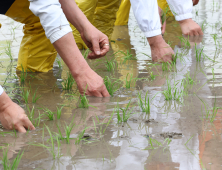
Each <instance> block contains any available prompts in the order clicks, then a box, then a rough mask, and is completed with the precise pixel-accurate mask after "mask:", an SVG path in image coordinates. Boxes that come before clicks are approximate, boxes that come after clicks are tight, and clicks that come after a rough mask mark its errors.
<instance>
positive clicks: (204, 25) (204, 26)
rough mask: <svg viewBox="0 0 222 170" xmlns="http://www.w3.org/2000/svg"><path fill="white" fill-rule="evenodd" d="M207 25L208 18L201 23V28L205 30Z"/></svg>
mask: <svg viewBox="0 0 222 170" xmlns="http://www.w3.org/2000/svg"><path fill="white" fill-rule="evenodd" d="M207 25H208V24H207V23H206V20H204V22H203V23H202V25H201V29H202V31H203V32H204V31H205V30H206V28H207Z"/></svg>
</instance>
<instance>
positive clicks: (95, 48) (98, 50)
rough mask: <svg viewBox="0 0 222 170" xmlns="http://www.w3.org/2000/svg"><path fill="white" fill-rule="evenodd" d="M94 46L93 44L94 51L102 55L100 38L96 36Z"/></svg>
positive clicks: (93, 40) (93, 41)
mask: <svg viewBox="0 0 222 170" xmlns="http://www.w3.org/2000/svg"><path fill="white" fill-rule="evenodd" d="M92 46H93V51H94V52H95V54H96V55H100V54H101V52H100V46H99V39H97V38H94V39H92Z"/></svg>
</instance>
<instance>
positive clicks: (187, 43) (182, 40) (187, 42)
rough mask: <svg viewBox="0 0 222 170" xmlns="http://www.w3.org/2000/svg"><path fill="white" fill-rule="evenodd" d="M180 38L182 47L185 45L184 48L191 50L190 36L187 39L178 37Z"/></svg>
mask: <svg viewBox="0 0 222 170" xmlns="http://www.w3.org/2000/svg"><path fill="white" fill-rule="evenodd" d="M178 38H179V40H180V42H181V45H183V46H184V48H187V49H189V48H190V47H191V45H190V41H189V36H188V38H185V37H183V36H180V37H178Z"/></svg>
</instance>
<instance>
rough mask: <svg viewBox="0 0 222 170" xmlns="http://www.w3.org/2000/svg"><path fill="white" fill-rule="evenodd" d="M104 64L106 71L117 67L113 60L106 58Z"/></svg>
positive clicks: (111, 70)
mask: <svg viewBox="0 0 222 170" xmlns="http://www.w3.org/2000/svg"><path fill="white" fill-rule="evenodd" d="M105 66H106V69H107V71H109V72H113V71H114V70H115V68H117V66H118V65H117V64H116V63H115V61H114V60H112V61H108V60H107V61H106V62H105Z"/></svg>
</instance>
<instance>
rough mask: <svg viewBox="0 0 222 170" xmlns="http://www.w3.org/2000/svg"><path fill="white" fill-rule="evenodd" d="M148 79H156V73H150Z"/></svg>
mask: <svg viewBox="0 0 222 170" xmlns="http://www.w3.org/2000/svg"><path fill="white" fill-rule="evenodd" d="M150 79H151V80H155V79H156V75H154V74H153V72H151V73H150Z"/></svg>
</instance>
